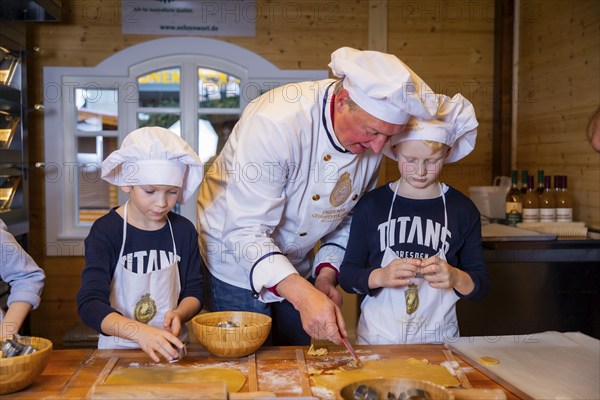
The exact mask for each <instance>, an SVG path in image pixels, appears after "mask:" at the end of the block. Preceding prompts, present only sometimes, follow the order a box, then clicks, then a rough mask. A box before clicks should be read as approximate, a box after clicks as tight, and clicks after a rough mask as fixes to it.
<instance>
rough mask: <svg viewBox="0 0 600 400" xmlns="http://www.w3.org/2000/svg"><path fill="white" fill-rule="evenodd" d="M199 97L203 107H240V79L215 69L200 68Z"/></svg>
mask: <svg viewBox="0 0 600 400" xmlns="http://www.w3.org/2000/svg"><path fill="white" fill-rule="evenodd" d="M198 98H199V101H200V103H199V105H200V107H201V108H239V107H240V79H239V78H237V77H235V76H233V75H228V74H227V73H225V72H221V71H217V70H214V69H208V68H198Z"/></svg>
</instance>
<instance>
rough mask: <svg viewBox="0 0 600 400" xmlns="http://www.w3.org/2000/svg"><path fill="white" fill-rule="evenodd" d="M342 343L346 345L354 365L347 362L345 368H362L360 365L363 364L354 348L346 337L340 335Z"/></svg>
mask: <svg viewBox="0 0 600 400" xmlns="http://www.w3.org/2000/svg"><path fill="white" fill-rule="evenodd" d="M340 335H341V334H340ZM342 343H343V344H344V346H346V349H348V351H349V352H350V355H351V356H352V358H353V359H354V365H352V364H348V365H346V366H345V368H346V369H349V368H351V369H354V368H362V367H364V364H363V363H362V361H361V360H360V358H358V354H356V351H355V350H354V348H353V347H352V345H351V344H350V341H349V340H348V338H346V337H342Z"/></svg>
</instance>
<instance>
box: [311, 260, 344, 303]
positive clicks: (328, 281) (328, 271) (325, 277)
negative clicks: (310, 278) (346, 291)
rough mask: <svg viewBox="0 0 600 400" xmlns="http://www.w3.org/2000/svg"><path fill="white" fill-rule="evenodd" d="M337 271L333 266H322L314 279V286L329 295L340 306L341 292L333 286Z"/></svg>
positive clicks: (335, 281)
mask: <svg viewBox="0 0 600 400" xmlns="http://www.w3.org/2000/svg"><path fill="white" fill-rule="evenodd" d="M336 283H337V273H336V271H335V270H334V269H333V268H322V269H321V270H319V275H317V279H315V287H316V288H317V289H319V290H320V291H321V292H323V293H324V294H325V296H327V297H329V298H330V299H331V301H333V302H334V303H335V304H336V305H337V306H338V307H341V306H342V294H341V293H340V292H339V291H338V290H337V289H336V288H335V286H336Z"/></svg>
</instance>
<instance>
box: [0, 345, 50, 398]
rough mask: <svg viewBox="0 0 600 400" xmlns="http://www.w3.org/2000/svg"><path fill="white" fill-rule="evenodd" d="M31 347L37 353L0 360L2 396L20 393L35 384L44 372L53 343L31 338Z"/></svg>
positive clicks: (0, 392)
mask: <svg viewBox="0 0 600 400" xmlns="http://www.w3.org/2000/svg"><path fill="white" fill-rule="evenodd" d="M30 340H31V341H30V346H31V347H33V348H34V349H36V350H37V351H35V352H33V353H30V354H27V355H24V356H16V357H8V358H0V394H7V393H13V392H16V391H19V390H21V389H23V388H25V387H27V386H29V385H31V384H32V383H33V381H35V380H36V379H37V378H38V377H39V376H40V375H41V374H42V372H43V371H44V368H46V365H47V364H48V361H49V360H50V354H51V353H52V342H51V341H49V340H48V339H44V338H40V337H31V338H30Z"/></svg>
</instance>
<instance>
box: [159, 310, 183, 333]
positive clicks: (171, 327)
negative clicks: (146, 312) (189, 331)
mask: <svg viewBox="0 0 600 400" xmlns="http://www.w3.org/2000/svg"><path fill="white" fill-rule="evenodd" d="M163 327H164V328H165V330H167V331H169V332H171V333H172V334H173V335H175V336H179V335H180V334H181V316H180V315H179V313H178V312H177V311H175V310H170V311H167V312H166V314H165V320H164V322H163Z"/></svg>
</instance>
